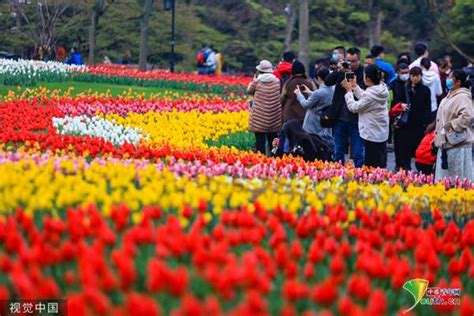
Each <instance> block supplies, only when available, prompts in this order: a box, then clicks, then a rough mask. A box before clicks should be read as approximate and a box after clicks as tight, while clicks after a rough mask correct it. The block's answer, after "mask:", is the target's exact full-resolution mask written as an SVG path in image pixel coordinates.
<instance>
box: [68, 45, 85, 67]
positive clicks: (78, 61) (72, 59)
mask: <svg viewBox="0 0 474 316" xmlns="http://www.w3.org/2000/svg"><path fill="white" fill-rule="evenodd" d="M66 64H68V65H84V61H83V60H82V56H81V54H80V53H79V52H78V51H77V48H75V47H73V48H71V56H69V58H68V59H67V60H66Z"/></svg>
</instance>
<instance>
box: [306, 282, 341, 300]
mask: <svg viewBox="0 0 474 316" xmlns="http://www.w3.org/2000/svg"><path fill="white" fill-rule="evenodd" d="M337 296H338V289H337V286H336V284H335V282H334V281H332V280H331V279H327V280H325V281H322V282H321V283H319V284H317V285H316V286H315V287H314V288H313V290H312V294H311V298H312V299H313V301H315V302H316V303H318V304H320V305H323V306H329V305H331V304H332V303H333V302H334V301H335V300H336V299H337Z"/></svg>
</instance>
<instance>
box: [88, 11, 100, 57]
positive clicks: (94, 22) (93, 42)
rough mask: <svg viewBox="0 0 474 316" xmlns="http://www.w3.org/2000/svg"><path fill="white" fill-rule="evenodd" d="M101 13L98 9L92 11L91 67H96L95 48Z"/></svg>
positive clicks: (90, 33) (90, 27)
mask: <svg viewBox="0 0 474 316" xmlns="http://www.w3.org/2000/svg"><path fill="white" fill-rule="evenodd" d="M98 22H99V13H98V12H97V9H96V8H93V9H92V11H91V25H90V26H89V65H95V49H96V48H95V46H96V34H97V24H98Z"/></svg>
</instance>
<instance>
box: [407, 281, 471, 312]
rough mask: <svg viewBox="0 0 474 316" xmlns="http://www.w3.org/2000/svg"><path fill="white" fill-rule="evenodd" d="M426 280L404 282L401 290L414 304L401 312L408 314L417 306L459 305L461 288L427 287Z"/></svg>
mask: <svg viewBox="0 0 474 316" xmlns="http://www.w3.org/2000/svg"><path fill="white" fill-rule="evenodd" d="M428 283H429V282H428V280H425V279H413V280H410V281H408V282H405V284H404V285H403V289H405V290H406V291H408V292H409V293H410V294H411V295H412V296H413V298H414V299H415V304H413V306H412V307H410V308H409V309H406V310H404V311H403V313H408V312H409V311H411V310H412V309H414V308H415V307H416V305H418V303H419V304H420V305H457V306H459V305H461V294H462V289H461V288H439V287H428Z"/></svg>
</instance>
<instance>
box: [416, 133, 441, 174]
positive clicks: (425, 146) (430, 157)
mask: <svg viewBox="0 0 474 316" xmlns="http://www.w3.org/2000/svg"><path fill="white" fill-rule="evenodd" d="M434 136H435V129H434V124H430V125H428V127H427V128H426V134H425V137H423V140H422V141H421V143H420V145H419V146H418V148H417V149H416V153H415V166H416V169H417V170H418V172H421V173H424V174H426V175H430V174H433V168H434V165H435V163H436V154H434V153H433V142H434Z"/></svg>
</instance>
